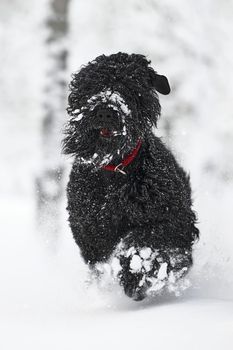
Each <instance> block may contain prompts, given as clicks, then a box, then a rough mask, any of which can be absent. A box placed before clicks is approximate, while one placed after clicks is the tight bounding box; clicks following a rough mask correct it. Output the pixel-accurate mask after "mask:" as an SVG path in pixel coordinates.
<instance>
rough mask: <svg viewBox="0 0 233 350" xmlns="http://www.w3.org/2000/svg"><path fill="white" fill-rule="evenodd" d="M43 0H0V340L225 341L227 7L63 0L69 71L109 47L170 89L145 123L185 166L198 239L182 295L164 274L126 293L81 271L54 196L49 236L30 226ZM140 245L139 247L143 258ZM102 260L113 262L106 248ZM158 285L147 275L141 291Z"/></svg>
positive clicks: (185, 345)
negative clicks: (59, 223) (137, 60)
mask: <svg viewBox="0 0 233 350" xmlns="http://www.w3.org/2000/svg"><path fill="white" fill-rule="evenodd" d="M47 3H48V1H47V0H43V1H40V2H38V1H29V0H24V1H21V0H14V1H5V0H4V1H1V3H0V49H1V52H3V53H4V54H3V55H1V57H0V66H1V71H0V82H1V84H0V92H1V93H0V112H1V114H0V115H1V117H0V150H1V152H0V162H1V172H0V232H1V235H0V247H1V254H0V276H1V277H0V284H1V286H0V349H2V350H15V349H19V350H21V349H22V350H31V349H33V350H37V349H38V350H41V349H43V350H47V349H56V350H60V349H61V350H64V349H68V350H72V349H81V350H85V349H88V350H89V349H92V348H94V349H97V350H98V349H102V350H105V349H113V350H114V349H117V350H119V349H125V348H130V349H131V348H132V349H134V350H137V349H138V350H139V349H140V350H141V349H144V348H145V349H146V348H150V349H151V348H152V349H153V348H156V349H157V348H162V349H164V350H166V349H179V350H183V349H185V350H187V349H190V350H197V349H198V350H199V349H201V350H202V349H205V350H215V349H216V350H219V348H222V349H224V350H232V345H233V273H232V272H233V262H232V256H233V238H232V204H233V202H232V198H233V184H232V171H233V165H232V164H233V163H232V146H233V144H232V140H233V136H232V130H233V128H232V126H233V124H232V89H233V86H232V84H233V83H232V82H233V80H232V79H230V78H231V75H232V53H233V46H232V45H233V41H232V31H233V25H232V14H233V6H232V4H230V2H227V1H218V0H213V1H211V2H210V1H203V2H196V1H194V0H192V1H189V2H187V1H185V0H179V1H178V2H174V1H171V0H164V1H147V2H142V1H139V0H129V1H123V0H112V1H111V2H109V0H98V1H96V2H93V1H92V0H79V1H73V0H72V1H71V9H70V38H69V41H68V44H69V45H68V47H71V48H72V52H71V54H70V57H69V69H68V70H69V74H70V73H71V72H72V71H75V70H77V69H78V68H79V66H80V65H81V64H85V63H86V62H87V61H88V60H92V59H93V58H94V57H95V56H96V55H98V54H102V53H103V52H104V53H106V54H108V53H112V52H117V51H119V50H121V51H127V52H139V53H144V54H146V55H148V58H150V59H151V60H152V63H153V66H154V67H155V68H156V69H157V70H158V72H159V73H161V74H166V75H167V76H168V77H169V80H170V82H171V85H172V94H171V95H169V96H166V97H163V96H160V98H161V105H162V107H163V115H162V117H161V121H160V123H159V130H160V131H158V130H157V129H156V130H155V132H156V134H159V133H161V134H162V135H163V136H164V137H165V141H166V143H169V145H170V147H171V148H172V150H173V152H174V153H175V154H176V156H177V158H178V159H179V160H180V162H181V163H182V164H183V165H184V166H185V168H186V169H188V170H189V171H190V175H191V181H192V187H193V199H194V205H195V210H196V211H197V213H198V219H199V228H200V231H201V239H200V242H199V243H198V244H197V246H196V247H195V249H194V266H193V269H192V270H191V272H190V274H189V275H188V280H189V281H190V287H189V288H187V287H188V282H185V283H184V285H183V286H182V285H181V286H179V287H180V289H185V288H187V289H185V290H184V293H182V295H181V296H179V295H178V294H179V293H177V290H176V283H175V282H176V277H175V276H174V275H172V274H169V282H170V284H169V288H170V291H171V292H172V293H171V294H169V293H168V295H165V296H161V297H157V298H153V297H152V298H148V299H147V300H145V301H142V302H135V301H132V300H130V299H129V298H127V297H126V296H125V295H124V294H123V292H122V290H121V288H120V287H118V286H117V285H115V284H114V283H113V284H112V285H111V284H109V281H108V280H106V281H104V282H103V283H101V282H99V281H98V279H97V280H95V279H94V280H93V276H91V277H89V275H88V271H87V267H86V266H85V264H84V263H83V261H82V259H81V258H80V254H79V249H78V247H77V246H76V244H75V242H74V240H73V238H72V234H71V232H70V230H69V228H68V224H67V217H66V210H65V207H66V203H65V199H64V202H63V205H62V213H63V214H64V217H63V218H62V219H63V227H62V231H61V233H60V235H59V236H57V237H50V238H52V240H54V247H53V246H52V247H51V244H48V242H47V240H45V239H44V236H43V235H41V234H40V233H39V232H38V231H37V230H36V225H35V221H36V220H35V219H36V201H35V188H34V184H35V177H36V176H37V175H38V171H40V165H41V163H40V160H41V159H40V158H41V156H42V155H41V139H40V137H41V135H40V131H41V116H42V114H43V106H42V100H43V98H42V94H43V88H44V81H45V80H46V79H47V78H46V73H45V71H46V67H47V61H46V58H45V56H46V54H45V49H44V42H45V38H46V33H45V32H46V31H45V29H44V28H43V21H44V18H45V16H46V15H47ZM80 14H81V15H80ZM190 19H191V20H190ZM80 33H81V35H80ZM64 44H65V43H64ZM226 77H227V78H228V79H226ZM54 103H55V101H54ZM123 108H124V107H123ZM126 108H127V106H126ZM80 112H81V111H74V113H75V114H76V113H78V114H79V113H80ZM124 112H125V113H126V112H127V110H125V111H124ZM64 113H65V112H64ZM77 118H81V115H80V116H77ZM79 120H81V119H79ZM168 121H169V123H168ZM125 132H126V129H125ZM58 148H59V146H57V145H56V146H54V152H55V153H59V152H60V150H58ZM97 156H98V155H95V157H97ZM84 161H86V160H84ZM90 161H92V159H90ZM67 163H68V161H67ZM66 181H67V177H66V178H65V179H64V183H65V182H66ZM48 186H49V188H50V189H51V193H53V191H54V187H53V184H48ZM50 186H51V187H50ZM48 224H49V225H52V224H53V223H48ZM49 225H48V226H49ZM49 234H50V231H49V230H48V232H45V236H46V237H47V236H49ZM50 241H51V240H50ZM133 252H134V248H133V249H132V250H131V251H130V252H129V256H130V255H133ZM149 253H150V252H149V250H148V248H145V249H144V250H141V251H140V253H139V255H140V257H141V258H142V259H146V260H145V261H144V262H143V266H144V267H145V264H146V263H147V264H148V266H147V268H148V269H149V268H150V265H149V264H150V259H149V258H147V257H149V255H150V254H149ZM138 262H139V259H138ZM138 262H136V261H133V262H132V266H133V267H135V266H137V264H138ZM101 268H104V269H105V270H106V271H107V272H108V273H109V267H108V266H104V267H101ZM111 268H112V269H113V271H114V273H115V275H116V274H117V273H118V272H119V269H120V264H119V261H118V260H117V259H115V260H114V261H112V262H111ZM165 270H166V269H165V266H163V270H161V272H160V274H161V277H163V276H165ZM186 281H187V280H186ZM162 284H163V280H160V282H158V280H157V281H156V283H155V284H154V285H153V288H154V290H155V289H157V290H160V289H161V288H162ZM174 294H175V295H174ZM176 295H177V296H176Z"/></svg>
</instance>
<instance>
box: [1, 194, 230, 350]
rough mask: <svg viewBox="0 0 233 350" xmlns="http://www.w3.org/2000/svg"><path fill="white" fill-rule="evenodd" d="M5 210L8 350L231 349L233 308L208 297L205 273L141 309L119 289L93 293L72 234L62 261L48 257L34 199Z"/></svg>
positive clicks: (7, 200)
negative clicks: (183, 290)
mask: <svg viewBox="0 0 233 350" xmlns="http://www.w3.org/2000/svg"><path fill="white" fill-rule="evenodd" d="M0 208H1V209H0V211H1V216H2V220H1V233H2V234H1V238H0V240H1V242H0V244H1V248H2V249H1V250H2V253H1V257H0V271H1V274H0V275H1V299H0V309H1V311H0V330H1V337H0V348H1V349H3V350H8V349H9V350H14V349H20V350H21V349H22V350H26V349H34V350H36V349H44V350H45V349H56V350H57V349H82V350H83V349H91V348H92V347H93V348H95V349H119V348H121V349H124V348H126V346H127V347H129V346H130V348H132V349H142V348H146V347H149V348H161V347H162V348H163V349H170V348H171V347H172V348H175V349H176V348H177V349H187V348H188V349H211V350H213V349H219V347H222V348H223V349H224V350H227V349H232V344H233V300H230V296H228V297H226V295H225V296H224V293H221V287H220V289H219V291H220V293H219V294H220V295H218V293H217V291H212V293H211V292H210V291H208V288H209V289H211V288H214V286H213V280H214V278H212V277H211V276H210V275H209V279H210V280H209V281H208V279H206V275H205V271H203V280H202V279H201V278H200V271H196V273H195V271H194V273H193V274H191V277H190V278H191V281H192V283H193V287H192V288H191V289H190V290H189V292H187V293H186V295H184V296H182V297H178V298H175V297H173V298H171V297H170V298H169V297H165V298H160V299H151V300H147V301H143V302H134V301H131V300H129V299H128V298H127V297H125V296H124V295H123V294H122V293H121V290H119V289H118V288H117V287H112V288H110V289H104V290H100V289H99V288H98V287H97V286H96V285H92V286H90V287H87V285H86V283H85V280H86V279H87V271H86V268H85V266H84V265H83V263H82V261H81V259H80V257H79V254H78V249H77V247H76V246H75V244H74V242H73V239H72V238H71V234H70V233H69V232H64V236H63V237H61V239H60V243H59V248H58V250H57V253H52V252H51V251H50V250H49V249H46V248H45V245H44V243H43V241H42V240H41V239H40V237H38V236H37V235H36V233H35V232H36V231H35V227H34V220H33V219H34V204H33V202H32V201H31V199H30V198H23V197H9V196H5V197H4V196H3V197H2V198H1V201H0ZM12 213H14V219H12ZM197 265H198V262H197ZM199 268H200V267H199ZM196 270H198V269H196ZM208 274H209V273H208ZM197 275H199V277H198V278H197ZM211 284H212V287H211ZM217 285H218V283H217ZM224 288H226V287H224ZM221 295H223V297H222V296H221ZM224 298H225V299H224Z"/></svg>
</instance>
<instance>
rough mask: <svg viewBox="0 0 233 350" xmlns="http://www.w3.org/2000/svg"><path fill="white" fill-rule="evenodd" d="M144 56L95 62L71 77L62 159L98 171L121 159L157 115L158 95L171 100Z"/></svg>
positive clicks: (118, 56) (165, 82) (104, 58)
mask: <svg viewBox="0 0 233 350" xmlns="http://www.w3.org/2000/svg"><path fill="white" fill-rule="evenodd" d="M149 64H150V62H149V61H148V60H147V59H146V58H145V56H143V55H137V54H132V55H128V54H126V53H121V52H119V53H117V54H113V55H110V56H105V55H102V56H99V57H97V58H96V59H95V60H94V61H92V62H90V63H88V64H87V65H86V66H84V67H83V68H81V70H80V71H79V72H78V73H75V74H73V80H72V81H71V84H70V90H71V92H70V95H69V106H68V109H67V111H68V114H69V115H70V120H69V122H68V123H67V127H66V131H65V133H66V137H65V139H64V144H63V145H64V153H66V154H75V155H76V156H77V157H78V158H79V159H80V160H82V161H85V162H93V163H94V164H96V165H99V166H102V165H104V164H106V163H109V162H110V161H111V160H114V158H116V157H118V158H119V156H120V157H124V155H126V154H127V153H128V152H130V151H131V150H132V148H134V147H135V145H136V144H137V141H138V140H139V139H141V140H143V139H144V138H145V137H146V134H147V132H148V131H149V130H151V127H152V126H153V125H156V123H157V119H158V117H159V115H160V104H159V99H158V95H157V92H159V93H162V94H165V95H166V94H169V92H170V87H169V83H168V80H167V78H166V77H165V76H162V75H159V74H157V73H156V72H155V71H154V70H153V68H152V67H150V66H149Z"/></svg>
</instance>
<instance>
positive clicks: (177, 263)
mask: <svg viewBox="0 0 233 350" xmlns="http://www.w3.org/2000/svg"><path fill="white" fill-rule="evenodd" d="M141 229H142V228H141ZM142 230H143V229H142ZM133 237H135V232H130V233H129V234H128V235H127V237H126V238H125V239H123V240H121V242H120V243H119V244H118V246H117V247H116V249H115V251H114V254H113V256H112V258H111V267H112V271H113V275H114V278H115V279H117V280H118V281H119V284H120V285H121V286H122V287H123V288H124V292H125V294H126V295H127V296H129V297H130V298H133V299H134V300H137V301H139V300H142V299H144V298H145V297H146V296H147V295H153V294H156V295H158V294H161V292H162V291H164V289H165V288H167V289H168V290H169V291H173V290H174V291H175V290H176V286H177V281H178V280H179V279H180V278H181V277H183V276H184V275H185V274H186V273H187V272H188V269H189V267H190V266H191V265H192V255H191V251H189V250H186V249H184V248H172V249H171V248H166V247H163V248H161V247H160V248H158V249H155V248H152V247H150V246H148V244H145V245H143V244H138V243H137V242H136V241H135V240H133ZM172 289H173V290H172Z"/></svg>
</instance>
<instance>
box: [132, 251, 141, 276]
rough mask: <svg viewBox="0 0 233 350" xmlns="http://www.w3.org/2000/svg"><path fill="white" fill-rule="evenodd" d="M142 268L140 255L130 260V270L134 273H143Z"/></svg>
mask: <svg viewBox="0 0 233 350" xmlns="http://www.w3.org/2000/svg"><path fill="white" fill-rule="evenodd" d="M141 268H142V259H141V258H140V256H139V255H137V254H135V255H133V256H132V258H131V260H130V269H131V271H132V272H133V273H135V272H138V271H141Z"/></svg>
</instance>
